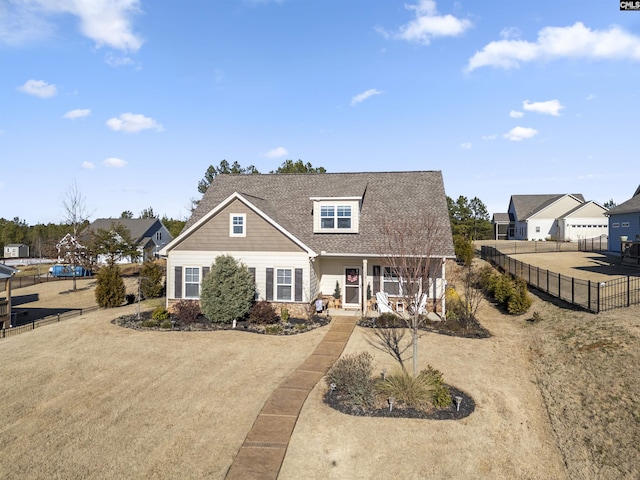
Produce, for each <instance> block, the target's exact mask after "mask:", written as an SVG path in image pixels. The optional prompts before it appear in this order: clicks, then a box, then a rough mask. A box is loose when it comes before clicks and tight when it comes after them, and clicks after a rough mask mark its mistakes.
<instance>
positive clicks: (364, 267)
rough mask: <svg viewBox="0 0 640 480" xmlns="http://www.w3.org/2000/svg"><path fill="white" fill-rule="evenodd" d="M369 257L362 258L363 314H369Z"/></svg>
mask: <svg viewBox="0 0 640 480" xmlns="http://www.w3.org/2000/svg"><path fill="white" fill-rule="evenodd" d="M367 283H368V281H367V259H366V258H364V259H363V260H362V316H363V317H364V316H366V315H367V307H368V303H369V302H367Z"/></svg>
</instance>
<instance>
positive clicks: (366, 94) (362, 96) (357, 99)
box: [351, 88, 382, 107]
mask: <svg viewBox="0 0 640 480" xmlns="http://www.w3.org/2000/svg"><path fill="white" fill-rule="evenodd" d="M381 93H382V92H381V91H380V90H377V89H375V88H371V89H369V90H367V91H366V92H362V93H359V94H358V95H356V96H355V97H353V98H352V99H351V106H352V107H353V106H354V105H357V104H359V103H360V102H363V101H365V100H366V99H367V98H369V97H372V96H374V95H380V94H381Z"/></svg>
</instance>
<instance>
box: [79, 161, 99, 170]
mask: <svg viewBox="0 0 640 480" xmlns="http://www.w3.org/2000/svg"><path fill="white" fill-rule="evenodd" d="M82 168H84V169H85V170H93V169H94V168H96V166H95V165H94V164H93V163H91V162H82Z"/></svg>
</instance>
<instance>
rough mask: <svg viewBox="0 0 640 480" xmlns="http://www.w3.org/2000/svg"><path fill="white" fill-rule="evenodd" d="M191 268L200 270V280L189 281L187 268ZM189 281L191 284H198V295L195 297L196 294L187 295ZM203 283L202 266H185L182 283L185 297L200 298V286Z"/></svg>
mask: <svg viewBox="0 0 640 480" xmlns="http://www.w3.org/2000/svg"><path fill="white" fill-rule="evenodd" d="M190 268H194V269H196V270H197V271H198V282H197V283H196V282H187V269H190ZM187 283H188V284H189V285H198V296H196V297H194V296H189V295H187ZM201 284H202V268H200V267H193V266H188V267H184V272H183V274H182V285H183V290H184V293H183V297H184V298H186V299H199V298H200V287H201Z"/></svg>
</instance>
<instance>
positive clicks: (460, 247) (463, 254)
mask: <svg viewBox="0 0 640 480" xmlns="http://www.w3.org/2000/svg"><path fill="white" fill-rule="evenodd" d="M453 249H454V252H455V254H456V259H457V260H458V261H459V262H460V263H462V264H463V265H471V261H472V260H473V242H472V241H471V240H469V239H468V238H465V237H463V236H462V235H456V236H455V237H454V238H453Z"/></svg>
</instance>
